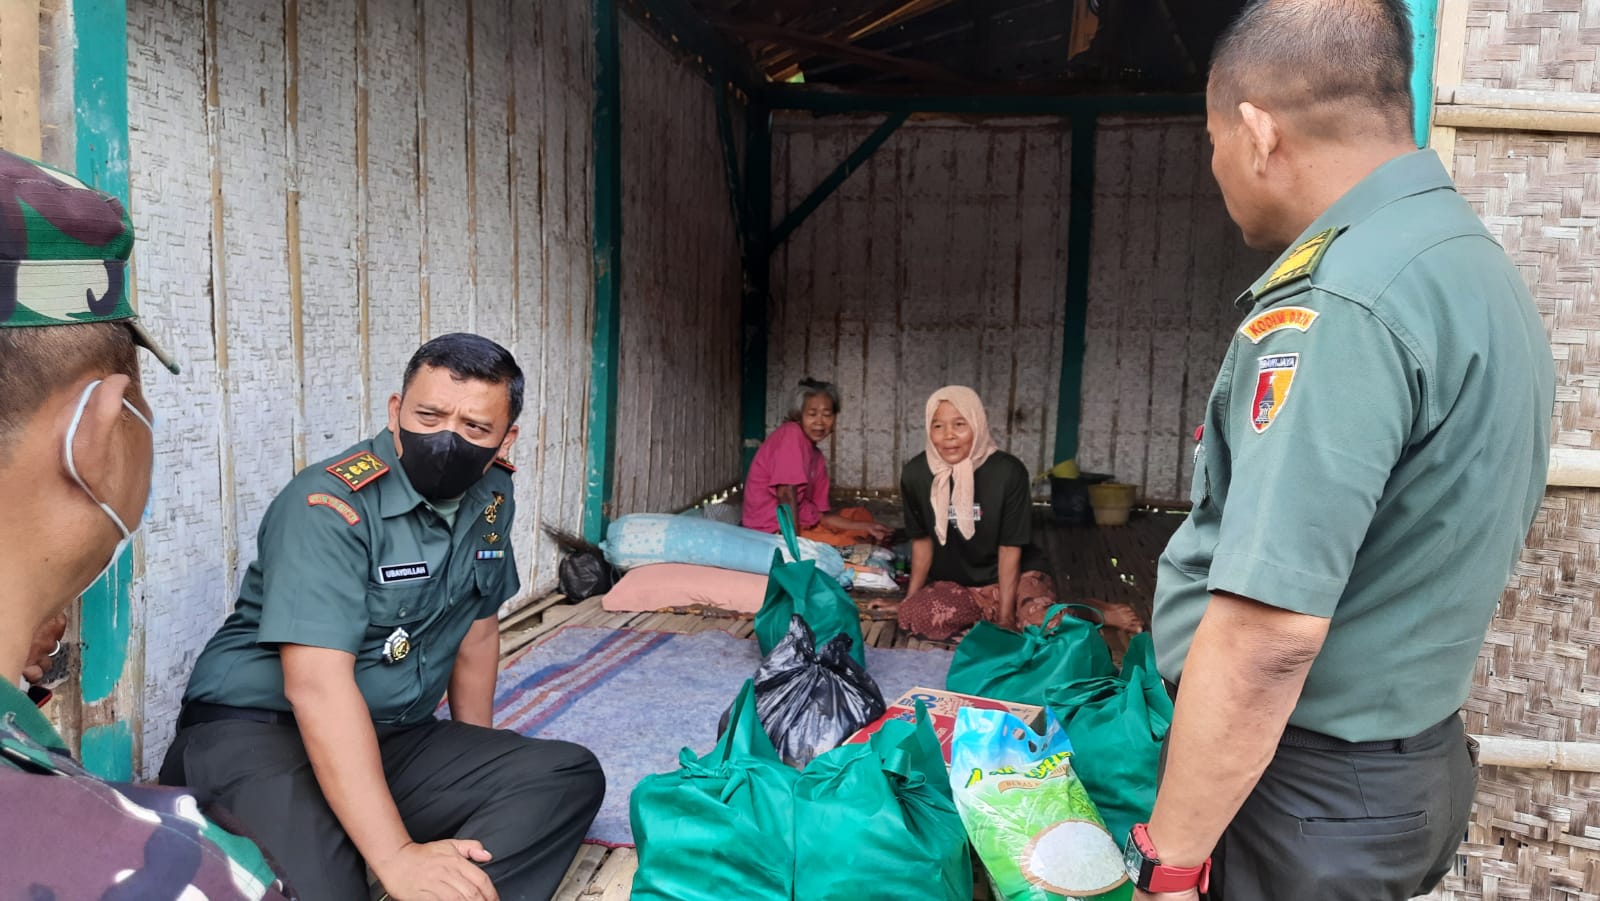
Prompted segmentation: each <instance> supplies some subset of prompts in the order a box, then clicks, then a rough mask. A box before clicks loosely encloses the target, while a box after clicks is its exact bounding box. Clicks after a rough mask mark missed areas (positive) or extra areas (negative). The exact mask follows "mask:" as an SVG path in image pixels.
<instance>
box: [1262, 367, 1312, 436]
mask: <svg viewBox="0 0 1600 901" xmlns="http://www.w3.org/2000/svg"><path fill="white" fill-rule="evenodd" d="M1256 362H1257V366H1258V367H1259V371H1258V373H1257V376H1256V395H1255V404H1254V405H1253V406H1252V407H1251V408H1250V410H1251V413H1250V427H1251V428H1253V429H1255V430H1256V434H1260V433H1262V432H1265V431H1266V430H1267V429H1268V428H1269V427H1270V426H1271V425H1272V424H1273V423H1274V422H1276V421H1277V419H1278V413H1279V412H1281V411H1282V410H1283V405H1284V403H1285V402H1287V401H1288V400H1289V388H1290V386H1291V385H1293V384H1294V374H1295V370H1296V369H1297V368H1299V366H1300V355H1299V354H1272V355H1271V356H1266V357H1261V358H1259V359H1258V360H1257V361H1256Z"/></svg>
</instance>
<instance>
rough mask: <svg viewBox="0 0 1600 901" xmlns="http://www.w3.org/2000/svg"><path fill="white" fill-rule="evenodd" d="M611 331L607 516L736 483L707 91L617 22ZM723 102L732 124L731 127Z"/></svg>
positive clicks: (724, 269)
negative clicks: (617, 312)
mask: <svg viewBox="0 0 1600 901" xmlns="http://www.w3.org/2000/svg"><path fill="white" fill-rule="evenodd" d="M621 37H622V123H623V134H622V171H623V179H622V189H623V209H622V323H621V326H622V334H621V339H620V343H621V352H620V359H619V361H618V365H619V367H620V369H619V372H618V386H617V387H618V390H617V447H616V462H617V471H616V482H615V490H614V504H613V507H612V513H613V515H622V514H625V513H637V512H657V513H665V512H671V511H674V510H677V509H679V508H682V507H685V506H688V505H689V504H692V503H694V502H696V501H698V500H700V499H702V498H704V497H706V496H707V495H709V494H711V493H713V492H716V491H719V490H721V489H724V488H727V487H728V486H730V485H732V484H734V483H736V482H738V481H739V480H740V479H742V478H743V476H744V474H743V473H742V472H741V471H740V458H739V385H740V381H739V379H740V375H739V334H740V332H739V314H740V291H741V284H742V281H741V279H742V275H741V271H740V265H739V242H738V236H737V234H736V231H735V225H734V220H733V212H732V203H731V201H730V199H729V197H728V179H727V170H726V167H725V165H724V163H723V152H722V139H721V136H720V134H719V132H718V129H717V113H716V102H715V94H714V93H713V89H712V88H711V86H710V85H709V84H708V83H707V82H706V80H705V78H704V77H703V76H701V75H700V73H699V72H698V71H697V70H695V69H694V68H692V67H690V66H689V65H686V64H685V63H683V62H681V61H680V60H678V59H677V58H676V57H675V56H673V55H672V53H670V52H669V51H668V50H667V49H666V48H665V47H663V46H662V45H661V44H659V43H658V42H657V41H656V39H655V38H654V37H653V36H652V34H651V32H649V31H647V30H646V29H645V28H644V27H642V26H640V25H637V24H635V23H634V22H633V21H632V20H631V19H629V18H627V17H623V19H622V35H621ZM738 108H739V105H738V104H737V103H735V104H734V109H735V129H736V131H740V130H742V128H743V123H742V122H741V121H739V120H740V119H741V118H742V117H740V116H739V115H738V113H737V110H738Z"/></svg>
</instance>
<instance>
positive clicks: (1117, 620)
mask: <svg viewBox="0 0 1600 901" xmlns="http://www.w3.org/2000/svg"><path fill="white" fill-rule="evenodd" d="M925 424H926V426H927V443H926V445H925V449H924V451H923V452H922V453H920V454H918V455H917V456H915V457H912V458H911V460H910V461H909V462H907V463H906V465H905V468H904V469H903V470H902V471H901V475H900V500H901V504H902V505H903V506H904V508H905V517H906V534H907V535H908V536H909V537H910V539H911V582H910V584H909V585H907V586H906V599H905V600H904V601H903V602H901V604H900V611H899V619H900V628H902V629H905V630H906V631H907V632H911V633H913V634H916V635H921V636H923V637H925V638H931V639H936V640H944V639H948V638H951V637H953V636H955V635H957V634H959V633H961V632H964V631H966V630H967V629H969V628H971V627H972V626H973V625H974V624H975V623H977V622H978V620H980V619H984V620H988V621H990V622H993V623H995V624H997V625H1000V626H1002V627H1004V628H1007V629H1019V628H1021V627H1023V626H1037V625H1041V624H1042V623H1043V622H1044V618H1045V614H1046V613H1047V612H1048V611H1049V609H1050V607H1051V606H1052V605H1054V604H1057V603H1059V602H1058V601H1057V600H1056V589H1055V583H1054V582H1053V581H1052V580H1051V578H1050V576H1049V574H1047V573H1046V572H1045V567H1046V562H1045V559H1044V554H1043V553H1042V552H1041V551H1040V550H1039V549H1038V548H1037V547H1035V546H1034V545H1033V544H1032V539H1033V500H1032V497H1031V489H1030V481H1029V479H1028V468H1027V467H1026V466H1025V465H1023V463H1022V461H1021V460H1018V459H1017V458H1016V457H1013V456H1012V455H1010V454H1008V453H1006V452H1005V451H1003V450H1000V449H999V448H997V447H996V446H995V443H994V438H993V436H991V435H990V434H989V419H988V416H987V415H986V414H985V412H984V409H983V401H982V400H980V399H979V397H978V394H977V392H975V391H973V390H972V389H971V388H966V387H963V386H961V385H949V386H946V387H944V388H940V389H939V390H938V391H935V392H933V394H932V395H931V396H929V398H928V403H927V408H926V414H925ZM1081 603H1085V604H1088V605H1091V606H1093V607H1095V608H1096V609H1098V610H1100V611H1101V614H1102V617H1103V619H1104V620H1105V622H1106V623H1107V624H1108V625H1110V626H1113V627H1115V628H1118V629H1123V630H1125V631H1128V632H1138V631H1142V629H1143V624H1142V623H1140V622H1139V619H1138V617H1137V616H1135V615H1134V613H1133V611H1132V609H1130V608H1129V607H1128V606H1127V605H1124V604H1108V603H1106V602H1105V601H1100V600H1095V599H1091V598H1084V599H1081ZM1077 612H1078V611H1074V613H1075V614H1076V613H1077Z"/></svg>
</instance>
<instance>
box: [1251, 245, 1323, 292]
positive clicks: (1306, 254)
mask: <svg viewBox="0 0 1600 901" xmlns="http://www.w3.org/2000/svg"><path fill="white" fill-rule="evenodd" d="M1340 231H1342V229H1338V228H1327V229H1323V230H1322V231H1319V232H1317V233H1316V234H1314V235H1312V236H1311V237H1309V238H1307V239H1305V240H1304V241H1301V242H1300V243H1299V244H1298V245H1296V246H1295V248H1294V250H1291V251H1289V255H1288V256H1286V257H1284V258H1283V262H1282V263H1279V264H1278V268H1276V269H1274V270H1272V277H1271V278H1269V279H1267V283H1266V284H1264V285H1262V286H1261V290H1260V291H1258V292H1256V296H1257V297H1259V296H1261V295H1262V294H1265V293H1267V292H1268V291H1272V290H1274V289H1276V288H1279V287H1282V286H1283V285H1287V284H1289V283H1290V282H1292V281H1294V280H1296V279H1301V278H1307V277H1309V276H1310V275H1311V273H1313V272H1315V271H1316V270H1317V264H1318V263H1320V262H1322V255H1323V254H1325V253H1327V252H1328V245H1329V244H1332V243H1333V239H1334V238H1337V237H1339V232H1340Z"/></svg>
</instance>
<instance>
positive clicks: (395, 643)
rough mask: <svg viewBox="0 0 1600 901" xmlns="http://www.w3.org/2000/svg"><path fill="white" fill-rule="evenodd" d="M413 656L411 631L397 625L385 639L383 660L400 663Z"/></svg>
mask: <svg viewBox="0 0 1600 901" xmlns="http://www.w3.org/2000/svg"><path fill="white" fill-rule="evenodd" d="M409 656H411V633H410V632H407V631H406V630H405V627H404V626H395V628H394V631H393V632H390V633H389V637H388V638H385V639H384V640H383V662H384V663H399V662H400V661H402V660H404V659H406V658H407V657H409Z"/></svg>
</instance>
